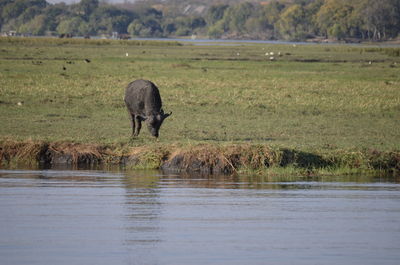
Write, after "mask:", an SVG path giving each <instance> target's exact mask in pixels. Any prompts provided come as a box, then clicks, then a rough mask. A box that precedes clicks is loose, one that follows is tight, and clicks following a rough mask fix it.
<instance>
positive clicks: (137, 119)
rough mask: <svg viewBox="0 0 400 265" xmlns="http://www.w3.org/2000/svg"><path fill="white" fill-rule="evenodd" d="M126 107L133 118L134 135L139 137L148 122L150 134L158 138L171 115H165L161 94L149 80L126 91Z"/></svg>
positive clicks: (129, 86) (140, 82) (131, 84)
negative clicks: (143, 123) (143, 124)
mask: <svg viewBox="0 0 400 265" xmlns="http://www.w3.org/2000/svg"><path fill="white" fill-rule="evenodd" d="M124 101H125V105H126V107H127V108H128V112H129V114H130V118H131V125H132V135H133V136H138V135H139V132H140V129H141V128H142V121H146V123H147V127H148V129H149V131H150V133H151V134H152V135H153V136H155V137H158V131H159V130H160V127H161V124H162V123H163V121H164V120H165V118H167V117H168V116H169V115H171V114H172V112H170V113H167V114H166V113H164V111H163V109H162V108H161V107H162V102H161V97H160V92H159V91H158V88H157V86H156V85H154V84H153V83H152V82H150V81H148V80H136V81H133V82H131V83H130V84H129V85H128V86H127V87H126V89H125V98H124Z"/></svg>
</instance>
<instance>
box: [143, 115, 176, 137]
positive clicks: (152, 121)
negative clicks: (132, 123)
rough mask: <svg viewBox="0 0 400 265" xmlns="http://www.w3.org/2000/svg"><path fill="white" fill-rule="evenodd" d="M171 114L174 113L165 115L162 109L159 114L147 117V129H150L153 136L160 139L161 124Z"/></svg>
mask: <svg viewBox="0 0 400 265" xmlns="http://www.w3.org/2000/svg"><path fill="white" fill-rule="evenodd" d="M171 114H172V112H170V113H164V111H163V110H162V109H161V110H160V112H159V113H157V114H155V115H150V116H148V117H146V123H147V128H148V129H149V131H150V133H151V135H153V136H154V137H158V131H159V130H160V127H161V124H162V123H163V121H164V120H165V119H166V118H167V117H168V116H170V115H171Z"/></svg>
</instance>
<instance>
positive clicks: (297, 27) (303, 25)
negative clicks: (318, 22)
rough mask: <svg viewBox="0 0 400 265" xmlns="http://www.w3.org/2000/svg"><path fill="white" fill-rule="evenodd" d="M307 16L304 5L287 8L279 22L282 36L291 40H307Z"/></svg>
mask: <svg viewBox="0 0 400 265" xmlns="http://www.w3.org/2000/svg"><path fill="white" fill-rule="evenodd" d="M306 14H307V13H306V10H305V9H304V7H303V6H302V5H298V4H294V5H291V6H289V7H288V8H286V9H285V10H284V11H283V12H282V14H281V16H280V18H279V20H278V21H277V26H278V29H279V33H280V35H281V36H282V37H283V38H285V39H290V40H303V39H305V38H306V36H307V34H308V25H309V20H308V18H307V16H306Z"/></svg>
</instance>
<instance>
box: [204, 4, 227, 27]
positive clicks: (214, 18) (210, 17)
mask: <svg viewBox="0 0 400 265" xmlns="http://www.w3.org/2000/svg"><path fill="white" fill-rule="evenodd" d="M228 7H229V6H228V5H222V4H220V5H213V6H211V7H210V8H209V9H208V11H207V14H206V16H205V17H206V18H205V20H206V22H207V24H208V25H209V26H211V25H214V24H215V23H217V22H218V21H219V20H221V19H222V18H223V17H224V14H225V10H226V9H227V8H228Z"/></svg>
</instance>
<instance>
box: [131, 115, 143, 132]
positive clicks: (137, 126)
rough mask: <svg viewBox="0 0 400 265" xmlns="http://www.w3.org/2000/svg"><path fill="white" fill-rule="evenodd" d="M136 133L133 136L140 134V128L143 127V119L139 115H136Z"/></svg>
mask: <svg viewBox="0 0 400 265" xmlns="http://www.w3.org/2000/svg"><path fill="white" fill-rule="evenodd" d="M134 121H135V133H134V134H133V136H138V135H139V133H140V129H141V128H142V121H141V119H140V117H139V116H138V115H136V116H135V120H134Z"/></svg>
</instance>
